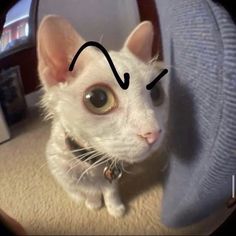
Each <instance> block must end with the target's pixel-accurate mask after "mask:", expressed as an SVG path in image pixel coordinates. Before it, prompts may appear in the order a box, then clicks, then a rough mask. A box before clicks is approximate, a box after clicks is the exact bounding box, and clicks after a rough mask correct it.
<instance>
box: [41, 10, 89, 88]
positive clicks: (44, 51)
mask: <svg viewBox="0 0 236 236" xmlns="http://www.w3.org/2000/svg"><path fill="white" fill-rule="evenodd" d="M84 43H85V41H84V40H83V38H82V37H81V36H80V35H79V34H78V33H77V32H76V31H75V30H74V28H73V27H72V26H71V24H70V23H69V22H68V21H66V20H65V19H64V18H62V17H60V16H56V15H49V16H46V17H45V18H44V19H43V20H42V22H41V24H40V26H39V29H38V33H37V53H38V72H39V76H40V79H41V81H42V84H43V85H44V87H45V88H49V87H51V86H54V85H56V84H58V83H60V82H65V81H66V80H67V79H68V73H71V72H69V71H68V68H69V64H70V63H71V61H72V58H73V57H74V55H75V54H76V52H77V50H78V49H79V48H80V47H81V45H82V44H84ZM87 57H89V55H88V53H82V54H81V57H80V60H78V61H77V63H76V66H75V68H74V72H75V71H76V70H78V69H82V67H83V66H84V64H85V63H86V58H87Z"/></svg>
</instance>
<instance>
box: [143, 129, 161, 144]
mask: <svg viewBox="0 0 236 236" xmlns="http://www.w3.org/2000/svg"><path fill="white" fill-rule="evenodd" d="M160 135H161V129H160V130H158V131H153V132H147V133H145V134H140V136H141V137H142V138H145V139H146V141H147V143H148V144H153V143H155V142H156V141H157V140H158V139H159V137H160Z"/></svg>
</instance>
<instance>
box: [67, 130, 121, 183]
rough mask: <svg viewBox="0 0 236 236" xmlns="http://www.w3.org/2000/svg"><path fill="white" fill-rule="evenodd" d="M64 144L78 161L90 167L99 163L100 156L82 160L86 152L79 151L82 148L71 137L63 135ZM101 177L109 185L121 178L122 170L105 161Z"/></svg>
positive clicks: (118, 165) (84, 150) (118, 166)
mask: <svg viewBox="0 0 236 236" xmlns="http://www.w3.org/2000/svg"><path fill="white" fill-rule="evenodd" d="M65 137H66V138H65V143H66V145H67V147H68V148H69V150H70V151H71V153H72V154H73V155H74V156H75V157H77V158H78V159H81V160H82V159H83V161H85V162H87V163H89V164H90V165H93V164H94V163H95V162H98V163H99V159H101V157H102V156H97V157H95V158H92V159H89V158H90V157H91V155H93V154H90V155H88V156H87V157H86V158H84V157H83V156H82V155H83V154H86V153H87V152H88V150H87V149H83V150H81V149H82V148H83V147H82V146H80V145H79V144H78V143H77V142H76V141H75V140H74V139H73V138H72V137H70V136H69V135H67V134H66V135H65ZM90 150H91V149H90ZM103 176H104V177H105V178H106V179H107V180H108V181H109V182H110V183H111V182H112V181H113V180H115V179H120V178H121V177H122V169H121V166H120V164H119V163H118V164H116V165H112V163H111V161H110V160H107V162H106V164H105V168H104V169H103Z"/></svg>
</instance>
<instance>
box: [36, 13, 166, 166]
mask: <svg viewBox="0 0 236 236" xmlns="http://www.w3.org/2000/svg"><path fill="white" fill-rule="evenodd" d="M52 31H54V32H52ZM62 32H63V33H62ZM65 33H67V34H65ZM50 34H51V36H50ZM53 34H54V36H53ZM55 34H56V35H57V36H55ZM58 34H60V39H59V42H55V40H56V38H57V37H58V36H59V35H58ZM63 35H64V38H63ZM53 37H54V41H53V42H52V40H53ZM66 37H67V38H68V37H71V38H69V39H66ZM152 37H153V32H152V27H151V24H150V23H147V22H146V23H143V24H140V25H139V26H138V27H137V28H136V29H135V30H134V31H133V32H132V33H131V35H130V36H129V37H128V39H127V40H126V42H125V45H124V47H123V49H122V50H121V51H120V52H110V56H111V58H112V60H113V62H114V64H115V66H116V69H117V72H118V73H119V75H121V76H120V77H121V78H123V76H122V75H123V74H124V73H125V72H128V73H129V74H130V85H129V88H128V89H127V90H123V89H122V88H121V87H120V86H119V85H118V83H117V81H116V80H115V79H114V75H113V73H112V71H111V69H110V67H109V65H108V63H107V60H106V59H105V57H104V55H103V54H102V53H99V52H98V51H95V50H94V49H91V48H89V49H86V50H87V51H86V50H85V52H83V53H82V54H81V55H80V57H79V58H78V59H77V63H76V66H75V69H74V71H73V73H71V72H69V71H68V65H69V63H70V62H71V59H72V57H73V56H74V55H75V53H76V51H77V50H78V49H79V47H80V46H81V45H82V44H83V43H84V41H83V40H82V39H81V37H80V36H79V35H77V34H76V33H75V31H74V30H73V29H72V27H71V26H70V25H69V24H68V23H67V22H66V21H65V20H63V19H62V18H59V17H55V16H51V17H48V18H46V19H45V20H44V21H43V23H42V24H41V26H40V29H39V33H38V44H39V47H38V55H39V74H40V78H41V80H42V83H43V85H44V87H45V91H46V92H45V96H44V103H45V106H46V107H47V110H48V112H49V113H50V114H52V115H53V117H54V119H55V120H56V121H57V122H60V123H61V124H62V126H63V127H64V129H65V131H66V132H68V133H69V134H70V135H71V136H73V137H74V138H75V139H76V140H77V142H78V143H79V144H80V145H81V146H83V147H92V148H94V149H96V150H98V151H99V152H102V153H105V154H107V155H108V156H109V157H114V158H116V159H118V160H124V161H127V162H137V161H141V160H143V159H145V158H146V157H147V156H149V155H150V153H151V152H153V151H155V150H157V149H158V148H159V147H160V145H161V143H162V140H163V137H164V135H165V130H166V128H165V126H166V123H167V111H168V99H167V88H168V81H166V79H163V80H161V81H160V82H158V84H157V85H156V87H154V88H153V90H151V91H150V90H147V89H146V85H147V84H148V83H150V82H151V81H152V80H153V79H154V78H155V77H156V76H157V75H158V74H159V72H160V71H159V69H158V66H157V64H156V63H154V62H153V63H151V62H149V60H150V59H151V58H150V54H151V45H152ZM62 39H63V40H64V42H63V45H64V46H63V48H62V47H61V46H62V42H61V41H60V40H62ZM57 43H58V45H56V44H57ZM65 47H67V48H65ZM57 50H58V51H57ZM61 51H62V52H61ZM56 57H57V58H56Z"/></svg>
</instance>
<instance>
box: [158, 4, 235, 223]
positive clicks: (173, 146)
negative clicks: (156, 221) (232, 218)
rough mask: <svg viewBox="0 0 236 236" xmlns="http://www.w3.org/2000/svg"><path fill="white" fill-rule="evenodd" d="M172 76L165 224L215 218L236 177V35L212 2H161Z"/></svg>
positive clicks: (164, 46) (161, 15)
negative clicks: (233, 176)
mask: <svg viewBox="0 0 236 236" xmlns="http://www.w3.org/2000/svg"><path fill="white" fill-rule="evenodd" d="M156 3H157V8H158V13H159V18H160V24H161V33H162V43H163V49H164V58H165V62H166V64H167V68H169V71H170V74H169V76H170V124H169V130H170V140H169V141H170V144H169V145H170V146H169V147H170V151H171V152H170V165H169V168H168V170H167V178H166V182H165V187H164V199H163V210H162V221H163V222H164V223H165V224H167V225H169V226H172V227H180V226H185V225H188V224H192V223H194V222H197V221H199V220H201V219H203V218H204V217H207V216H209V215H210V214H212V213H214V212H215V211H216V210H217V209H218V208H221V207H225V203H226V202H227V200H228V199H229V198H230V197H231V195H232V183H231V181H232V175H233V174H236V27H235V25H234V23H233V21H232V19H231V18H230V16H229V14H228V12H227V11H226V10H225V9H224V8H223V7H222V6H219V5H217V4H215V3H214V2H212V1H207V0H198V1H196V0H156Z"/></svg>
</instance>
